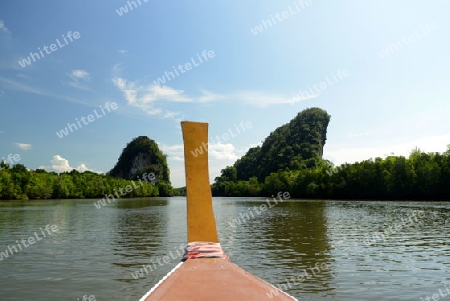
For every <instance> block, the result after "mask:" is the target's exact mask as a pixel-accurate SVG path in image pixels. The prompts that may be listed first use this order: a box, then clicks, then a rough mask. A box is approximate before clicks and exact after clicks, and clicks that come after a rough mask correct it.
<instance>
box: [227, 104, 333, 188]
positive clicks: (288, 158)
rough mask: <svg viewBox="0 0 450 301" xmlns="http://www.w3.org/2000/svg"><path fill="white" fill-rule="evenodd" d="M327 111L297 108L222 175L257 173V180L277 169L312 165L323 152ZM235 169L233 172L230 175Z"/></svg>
mask: <svg viewBox="0 0 450 301" xmlns="http://www.w3.org/2000/svg"><path fill="white" fill-rule="evenodd" d="M329 122H330V115H328V113H327V112H326V111H324V110H322V109H319V108H310V109H306V110H304V111H302V112H300V113H299V114H298V115H297V116H296V117H295V118H294V119H292V120H291V122H289V123H288V124H285V125H283V126H280V127H279V128H277V129H276V130H275V131H274V132H272V133H270V135H269V136H268V137H267V138H266V139H265V140H264V142H263V144H262V145H261V147H259V146H257V147H253V148H251V149H250V150H249V151H248V152H247V154H246V155H245V156H243V157H242V158H240V159H239V160H237V161H236V163H235V164H234V165H233V167H234V168H235V169H236V171H234V169H233V170H229V171H228V172H226V174H224V175H223V176H224V179H225V178H226V177H229V176H233V177H234V176H235V177H236V179H237V180H249V179H250V178H252V177H257V178H258V180H259V181H264V179H265V178H266V177H267V176H268V175H270V174H271V173H273V172H277V171H279V170H298V169H302V168H309V167H314V166H316V163H317V162H318V161H320V158H321V157H322V153H323V147H324V145H325V141H326V134H327V127H328V123H329ZM234 173H235V175H234Z"/></svg>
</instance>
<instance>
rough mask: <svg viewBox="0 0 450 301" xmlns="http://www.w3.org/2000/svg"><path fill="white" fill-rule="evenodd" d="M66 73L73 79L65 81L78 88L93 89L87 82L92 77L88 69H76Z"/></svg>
mask: <svg viewBox="0 0 450 301" xmlns="http://www.w3.org/2000/svg"><path fill="white" fill-rule="evenodd" d="M66 74H67V76H69V77H70V79H71V80H72V81H70V82H63V83H65V84H67V85H69V86H71V87H73V88H76V89H80V90H84V91H91V88H90V87H89V86H88V85H86V84H85V83H86V82H88V81H89V80H90V79H91V75H90V74H89V72H87V71H86V70H79V69H75V70H72V71H71V72H70V73H66Z"/></svg>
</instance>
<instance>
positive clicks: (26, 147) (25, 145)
mask: <svg viewBox="0 0 450 301" xmlns="http://www.w3.org/2000/svg"><path fill="white" fill-rule="evenodd" d="M14 144H15V145H16V146H18V147H19V148H21V149H23V150H24V151H27V150H30V149H31V148H32V147H33V146H32V145H31V144H26V143H17V142H16V143H14Z"/></svg>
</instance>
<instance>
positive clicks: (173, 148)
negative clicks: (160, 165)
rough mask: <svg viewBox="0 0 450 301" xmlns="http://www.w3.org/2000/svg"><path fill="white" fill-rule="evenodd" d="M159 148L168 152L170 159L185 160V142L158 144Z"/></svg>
mask: <svg viewBox="0 0 450 301" xmlns="http://www.w3.org/2000/svg"><path fill="white" fill-rule="evenodd" d="M158 146H159V148H160V149H161V150H162V151H163V153H164V154H167V155H168V157H169V160H174V161H183V160H184V146H183V144H174V145H167V144H158Z"/></svg>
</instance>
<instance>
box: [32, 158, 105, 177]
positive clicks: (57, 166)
mask: <svg viewBox="0 0 450 301" xmlns="http://www.w3.org/2000/svg"><path fill="white" fill-rule="evenodd" d="M50 163H51V164H52V165H51V166H39V168H40V169H45V170H48V171H56V172H59V173H61V172H69V171H72V170H74V169H75V170H77V171H79V172H85V171H92V172H97V171H93V170H91V169H89V168H87V166H86V164H84V163H82V164H80V165H78V166H77V167H71V166H70V164H69V160H67V159H65V158H63V157H61V156H60V155H55V156H53V158H52V160H51V161H50ZM97 173H100V172H97Z"/></svg>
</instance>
